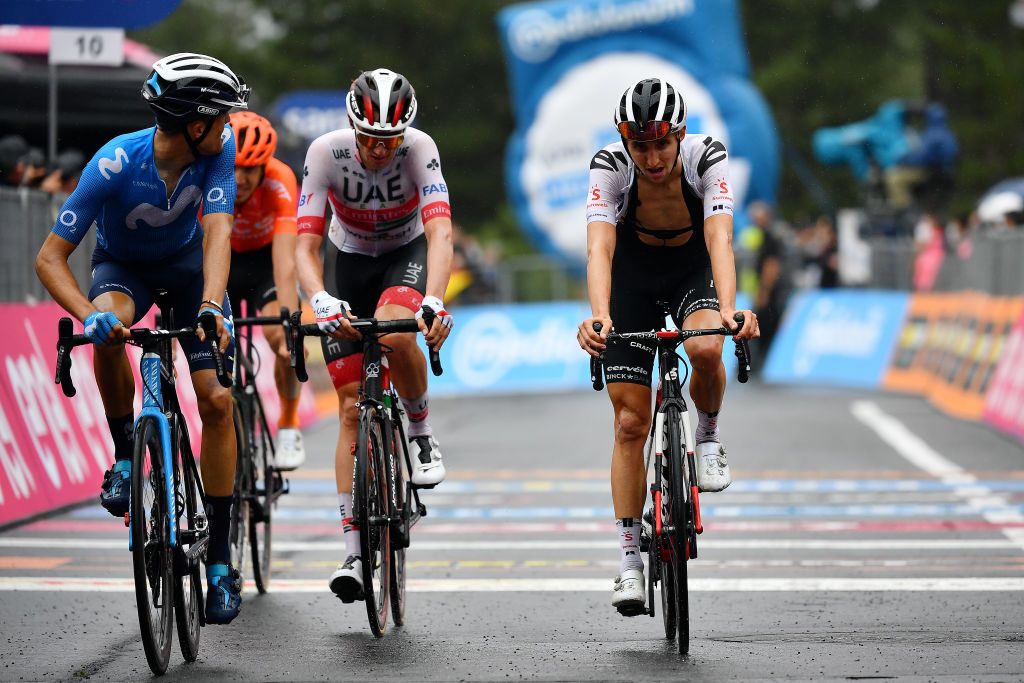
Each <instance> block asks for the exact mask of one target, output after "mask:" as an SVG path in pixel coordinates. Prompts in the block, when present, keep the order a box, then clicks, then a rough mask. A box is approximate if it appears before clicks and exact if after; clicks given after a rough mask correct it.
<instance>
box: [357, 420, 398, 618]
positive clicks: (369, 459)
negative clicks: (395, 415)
mask: <svg viewBox="0 0 1024 683" xmlns="http://www.w3.org/2000/svg"><path fill="white" fill-rule="evenodd" d="M385 463H386V459H385V454H384V438H383V430H382V429H381V420H380V417H379V416H378V414H377V411H376V410H375V409H373V408H364V409H363V411H362V412H361V413H360V415H359V434H358V436H357V437H356V463H355V487H354V488H353V494H354V496H353V497H354V499H355V501H354V502H355V505H354V507H355V512H356V521H357V523H358V524H359V530H360V534H359V544H360V551H361V553H362V560H363V594H364V595H365V600H366V615H367V617H369V620H370V630H371V631H373V635H375V636H377V637H378V638H380V637H381V636H383V635H384V633H385V631H387V621H388V594H389V592H390V587H391V585H390V584H391V577H390V568H391V543H390V540H391V530H390V526H391V520H390V517H389V515H388V511H389V506H388V483H387V474H386V472H387V470H386V468H385Z"/></svg>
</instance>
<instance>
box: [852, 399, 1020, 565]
mask: <svg viewBox="0 0 1024 683" xmlns="http://www.w3.org/2000/svg"><path fill="white" fill-rule="evenodd" d="M850 412H852V413H853V416H854V417H856V418H857V419H858V420H860V421H861V422H863V423H864V424H865V425H867V426H868V427H870V428H871V429H872V430H874V432H875V433H876V434H878V436H880V437H881V438H882V440H883V441H885V442H886V443H887V444H889V445H890V446H891V447H892V448H893V450H895V451H896V452H897V453H899V454H900V455H901V456H902V457H903V458H904V459H906V460H907V461H908V462H909V463H911V464H912V465H914V466H915V467H918V468H920V469H922V470H924V471H925V472H927V473H928V474H930V475H932V476H933V477H936V478H937V479H940V480H942V481H943V482H945V483H947V484H953V485H956V487H955V488H954V489H953V491H952V493H953V495H955V496H957V497H958V498H962V499H963V500H965V501H966V502H967V504H968V505H970V506H971V507H975V508H977V509H978V510H979V513H980V514H981V516H982V517H983V518H984V519H985V520H987V521H989V522H992V523H996V524H1004V523H1007V522H1024V515H1022V514H1021V513H1020V511H1019V509H1017V508H1016V507H1015V506H1014V505H1013V504H1012V503H1010V502H1009V501H1008V500H1007V499H1006V498H1004V497H1002V496H999V495H997V494H994V493H993V492H992V491H991V489H989V488H988V487H985V486H982V485H979V484H978V479H977V477H975V476H974V475H973V474H970V473H968V472H967V471H966V470H965V469H964V468H963V467H961V466H960V465H957V464H956V463H955V462H953V461H952V460H950V459H949V458H947V457H946V456H944V455H942V454H941V453H939V452H938V451H936V450H935V449H934V448H932V447H931V446H929V445H928V444H927V443H926V442H925V441H924V439H922V438H921V437H919V436H918V435H917V434H915V433H914V432H912V431H910V429H909V428H908V427H907V426H906V425H905V424H903V423H902V422H900V421H899V420H897V419H896V418H895V417H893V416H891V415H889V414H888V413H886V412H885V411H883V410H882V409H881V408H880V407H879V406H878V404H877V403H875V402H874V401H854V402H853V403H852V404H851V405H850ZM1002 532H1003V534H1004V535H1005V536H1006V537H1007V538H1009V539H1010V540H1011V541H1012V542H1013V543H1014V544H1015V545H1016V546H1017V547H1018V548H1020V549H1021V550H1024V529H1012V528H1011V529H1008V528H1004V529H1002Z"/></svg>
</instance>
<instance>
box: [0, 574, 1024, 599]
mask: <svg viewBox="0 0 1024 683" xmlns="http://www.w3.org/2000/svg"><path fill="white" fill-rule="evenodd" d="M611 588H612V582H611V581H610V580H608V579H595V578H583V577H580V578H574V579H573V578H567V579H412V578H410V579H409V580H408V584H407V586H406V589H407V590H408V591H409V592H411V593H607V592H608V591H610V590H611ZM689 589H690V591H691V592H696V593H790V592H793V593H835V592H886V593H898V592H961V593H991V592H999V593H1002V592H1008V591H1015V592H1017V591H1024V578H992V577H977V578H950V579H939V578H892V579H882V578H872V579H855V578H793V579H690V582H689ZM246 590H247V591H248V592H253V590H254V587H253V586H252V585H251V584H246ZM2 591H38V592H67V593H129V592H134V591H135V581H134V579H101V578H91V579H90V578H79V579H75V578H68V579H42V578H39V577H29V576H14V577H5V578H0V592H2ZM270 592H271V593H323V594H324V595H325V596H329V595H330V591H329V590H328V589H327V582H326V581H323V580H315V581H314V580H298V579H293V580H288V579H276V580H274V581H272V582H271V584H270Z"/></svg>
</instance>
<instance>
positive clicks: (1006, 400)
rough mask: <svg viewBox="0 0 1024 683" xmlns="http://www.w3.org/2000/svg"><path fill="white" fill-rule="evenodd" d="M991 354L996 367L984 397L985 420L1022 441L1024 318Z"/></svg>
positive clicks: (1023, 424) (1023, 419)
mask: <svg viewBox="0 0 1024 683" xmlns="http://www.w3.org/2000/svg"><path fill="white" fill-rule="evenodd" d="M992 355H993V356H995V357H996V358H998V362H999V364H998V366H997V367H996V370H995V372H994V373H993V377H992V385H991V387H990V388H989V391H988V395H987V396H986V397H985V409H984V418H985V421H986V422H988V423H989V424H991V425H994V426H996V427H997V428H999V429H1001V430H1003V431H1004V432H1006V433H1007V434H1010V435H1012V436H1015V437H1016V438H1017V439H1018V440H1020V441H1024V316H1018V318H1017V320H1016V322H1015V323H1014V325H1013V329H1012V330H1011V331H1010V333H1009V334H1008V335H1007V337H1006V343H1005V344H1004V345H1000V348H999V349H998V351H996V350H995V349H993V354H992Z"/></svg>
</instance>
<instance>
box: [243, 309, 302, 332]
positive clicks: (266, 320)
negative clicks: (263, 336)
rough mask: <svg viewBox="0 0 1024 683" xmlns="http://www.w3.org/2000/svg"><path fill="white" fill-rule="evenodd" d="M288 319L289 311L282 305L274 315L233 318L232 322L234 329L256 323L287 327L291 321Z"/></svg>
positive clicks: (289, 316) (255, 324)
mask: <svg viewBox="0 0 1024 683" xmlns="http://www.w3.org/2000/svg"><path fill="white" fill-rule="evenodd" d="M290 319H291V313H289V311H288V308H287V307H285V306H282V307H281V312H280V313H279V314H278V315H276V316H274V315H267V316H260V317H253V318H234V323H235V329H237V328H239V327H253V326H257V325H259V326H263V327H266V326H269V325H281V326H282V327H284V328H286V329H287V328H288V327H289V323H290V322H291V320H290Z"/></svg>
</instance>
